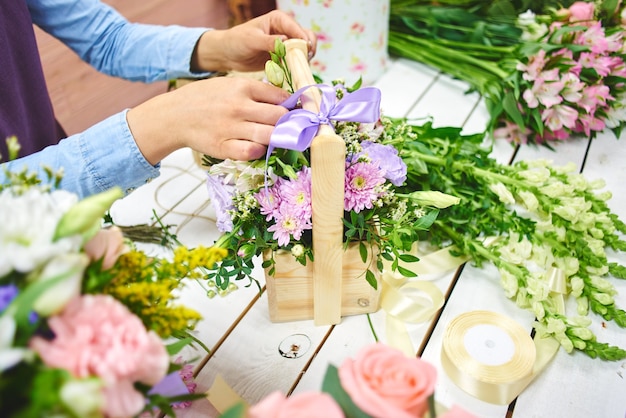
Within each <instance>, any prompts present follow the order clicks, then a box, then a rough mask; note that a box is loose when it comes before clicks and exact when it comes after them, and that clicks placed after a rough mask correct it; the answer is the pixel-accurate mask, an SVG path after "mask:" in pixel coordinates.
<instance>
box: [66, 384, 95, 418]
mask: <svg viewBox="0 0 626 418" xmlns="http://www.w3.org/2000/svg"><path fill="white" fill-rule="evenodd" d="M103 387H104V384H103V382H102V381H101V380H99V379H83V380H70V381H68V382H66V383H65V384H64V385H63V386H62V387H61V390H60V391H59V395H60V397H61V401H62V402H63V403H64V404H65V406H66V407H67V408H68V409H69V410H71V411H72V412H74V414H75V416H77V417H85V418H99V417H102V416H103V415H102V412H101V410H102V407H103V406H104V402H105V398H104V393H103V392H102V389H103Z"/></svg>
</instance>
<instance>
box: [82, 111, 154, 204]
mask: <svg viewBox="0 0 626 418" xmlns="http://www.w3.org/2000/svg"><path fill="white" fill-rule="evenodd" d="M127 112H128V109H126V110H124V111H122V112H120V113H117V114H115V115H113V116H111V117H109V118H107V119H105V120H103V121H102V122H100V123H98V124H96V125H94V126H92V127H91V128H89V129H88V130H86V131H84V132H83V133H82V134H80V140H79V144H78V145H79V149H80V154H81V159H82V160H83V162H84V164H85V171H86V174H87V175H88V178H87V179H85V180H86V183H87V184H92V185H93V186H95V187H96V188H97V190H93V191H91V190H90V191H89V192H90V193H89V194H92V193H91V192H96V193H98V192H102V191H105V190H108V189H110V188H112V187H115V186H118V187H121V188H122V190H123V191H124V193H125V194H128V193H130V192H131V191H133V190H134V189H135V188H137V187H139V186H141V185H143V184H145V183H147V182H149V181H150V180H152V179H153V178H155V177H158V176H159V167H160V165H159V164H157V165H156V166H153V165H151V164H150V163H149V162H148V161H147V160H146V159H145V158H144V156H143V154H142V153H141V151H140V150H139V148H138V147H137V143H136V142H135V139H134V138H133V135H132V133H131V132H130V128H129V127H128V123H127V122H126V113H127Z"/></svg>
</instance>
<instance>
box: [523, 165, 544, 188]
mask: <svg viewBox="0 0 626 418" xmlns="http://www.w3.org/2000/svg"><path fill="white" fill-rule="evenodd" d="M517 175H518V176H519V177H521V178H523V179H526V180H527V181H529V182H530V183H533V184H535V185H537V186H541V185H543V184H544V183H545V182H546V181H547V180H548V179H549V178H550V170H548V169H547V168H545V167H537V168H535V169H532V170H524V171H520V172H519V173H517Z"/></svg>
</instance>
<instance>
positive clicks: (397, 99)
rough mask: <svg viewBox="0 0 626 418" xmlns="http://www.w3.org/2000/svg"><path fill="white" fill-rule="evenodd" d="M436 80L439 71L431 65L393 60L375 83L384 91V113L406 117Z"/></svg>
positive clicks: (382, 101) (382, 99) (382, 98)
mask: <svg viewBox="0 0 626 418" xmlns="http://www.w3.org/2000/svg"><path fill="white" fill-rule="evenodd" d="M436 80H437V72H436V71H434V70H432V69H431V68H429V67H426V66H424V65H421V64H418V63H415V62H410V61H407V60H394V61H391V63H390V65H389V68H388V69H387V71H386V72H385V73H384V74H383V75H381V76H380V77H379V78H378V80H377V81H376V83H375V84H374V86H376V87H378V88H379V89H380V91H381V92H382V93H383V94H382V97H381V109H382V114H383V115H384V116H389V117H393V118H402V117H405V116H406V115H407V114H408V112H409V111H410V110H411V108H412V107H413V106H414V105H415V103H416V102H417V101H419V99H420V97H422V96H423V95H424V93H425V92H426V91H427V90H428V89H429V88H430V87H431V86H432V85H433V84H434V83H435V82H436Z"/></svg>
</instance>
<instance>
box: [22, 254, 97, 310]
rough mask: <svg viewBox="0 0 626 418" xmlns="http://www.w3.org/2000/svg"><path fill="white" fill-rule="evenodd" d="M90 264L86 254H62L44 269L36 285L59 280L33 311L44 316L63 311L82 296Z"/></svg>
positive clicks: (40, 299)
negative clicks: (83, 284)
mask: <svg viewBox="0 0 626 418" xmlns="http://www.w3.org/2000/svg"><path fill="white" fill-rule="evenodd" d="M88 264H89V257H88V256H87V255H86V254H83V253H79V254H60V255H58V256H56V257H54V258H53V259H52V260H50V261H49V262H48V264H46V265H45V267H44V268H43V270H42V272H41V274H40V276H39V277H35V278H34V279H35V281H36V282H35V283H41V282H44V281H48V280H57V282H56V283H55V284H53V285H51V286H50V287H49V288H48V289H46V291H45V292H43V293H42V294H41V295H40V296H39V297H38V298H37V299H36V300H35V302H34V303H33V310H34V311H35V312H37V313H38V314H40V315H42V316H50V315H54V314H55V313H57V312H59V311H61V310H62V309H63V308H64V307H65V305H67V303H68V302H69V301H70V300H72V299H73V298H74V297H76V296H78V295H79V294H80V289H81V285H82V281H83V273H84V272H85V268H87V265H88Z"/></svg>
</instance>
